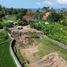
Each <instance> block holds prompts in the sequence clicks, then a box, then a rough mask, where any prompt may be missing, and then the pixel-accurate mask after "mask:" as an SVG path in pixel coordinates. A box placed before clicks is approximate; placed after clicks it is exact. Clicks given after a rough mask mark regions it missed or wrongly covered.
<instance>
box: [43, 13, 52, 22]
mask: <svg viewBox="0 0 67 67" xmlns="http://www.w3.org/2000/svg"><path fill="white" fill-rule="evenodd" d="M50 14H51V12H45V14H44V15H43V18H42V20H44V21H46V20H47V18H48V16H49V15H50Z"/></svg>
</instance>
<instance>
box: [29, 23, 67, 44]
mask: <svg viewBox="0 0 67 67" xmlns="http://www.w3.org/2000/svg"><path fill="white" fill-rule="evenodd" d="M30 25H31V27H33V28H36V29H38V30H41V31H43V32H44V34H46V35H48V36H49V37H51V38H53V39H55V40H58V41H60V42H62V43H64V44H66V45H67V27H66V26H63V25H60V24H58V23H52V24H48V25H46V24H44V23H31V24H30Z"/></svg>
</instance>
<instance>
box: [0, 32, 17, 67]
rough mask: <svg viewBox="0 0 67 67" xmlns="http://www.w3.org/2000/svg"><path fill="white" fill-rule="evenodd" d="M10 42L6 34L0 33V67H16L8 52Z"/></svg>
mask: <svg viewBox="0 0 67 67" xmlns="http://www.w3.org/2000/svg"><path fill="white" fill-rule="evenodd" d="M10 42H11V39H10V38H9V37H8V35H7V32H0V67H16V65H15V63H14V61H13V59H12V56H11V54H10V52H9V45H10Z"/></svg>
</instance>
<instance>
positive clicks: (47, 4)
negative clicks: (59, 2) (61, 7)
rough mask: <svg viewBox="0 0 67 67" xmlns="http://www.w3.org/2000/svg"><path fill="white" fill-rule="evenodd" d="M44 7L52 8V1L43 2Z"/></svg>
mask: <svg viewBox="0 0 67 67" xmlns="http://www.w3.org/2000/svg"><path fill="white" fill-rule="evenodd" d="M43 5H46V6H52V3H51V2H50V1H44V2H43Z"/></svg>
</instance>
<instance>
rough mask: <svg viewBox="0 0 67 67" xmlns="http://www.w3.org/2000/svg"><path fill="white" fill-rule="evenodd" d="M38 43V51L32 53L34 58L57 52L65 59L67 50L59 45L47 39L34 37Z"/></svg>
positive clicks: (66, 58)
mask: <svg viewBox="0 0 67 67" xmlns="http://www.w3.org/2000/svg"><path fill="white" fill-rule="evenodd" d="M36 40H37V41H38V43H39V46H40V47H39V51H38V52H37V53H34V56H35V57H36V58H38V59H39V58H43V56H45V55H47V54H49V53H52V52H58V53H59V55H60V56H62V57H63V58H64V59H65V60H67V50H66V49H63V48H61V47H59V46H58V45H56V44H54V43H52V42H50V41H48V40H47V39H36Z"/></svg>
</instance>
